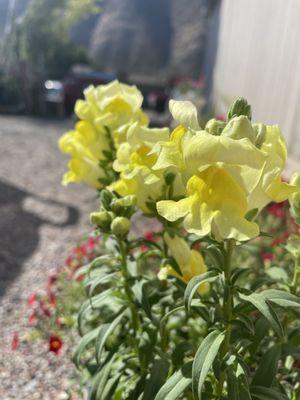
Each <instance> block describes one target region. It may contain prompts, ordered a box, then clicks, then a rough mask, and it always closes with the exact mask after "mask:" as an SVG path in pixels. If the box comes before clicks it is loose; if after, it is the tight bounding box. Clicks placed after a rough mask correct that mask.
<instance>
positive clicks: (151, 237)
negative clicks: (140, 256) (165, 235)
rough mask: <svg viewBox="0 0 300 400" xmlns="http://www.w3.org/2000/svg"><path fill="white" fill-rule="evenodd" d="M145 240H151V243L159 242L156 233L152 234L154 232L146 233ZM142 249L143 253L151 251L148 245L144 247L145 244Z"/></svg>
mask: <svg viewBox="0 0 300 400" xmlns="http://www.w3.org/2000/svg"><path fill="white" fill-rule="evenodd" d="M144 239H145V240H149V241H150V242H157V240H158V237H157V236H156V235H155V233H154V232H152V231H147V232H145V233H144ZM140 249H141V251H146V250H148V249H149V247H148V246H147V245H144V244H143V245H142V246H141V247H140Z"/></svg>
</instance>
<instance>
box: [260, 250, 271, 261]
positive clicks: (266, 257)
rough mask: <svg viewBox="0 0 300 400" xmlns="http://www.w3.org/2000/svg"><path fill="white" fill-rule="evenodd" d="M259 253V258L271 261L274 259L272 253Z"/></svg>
mask: <svg viewBox="0 0 300 400" xmlns="http://www.w3.org/2000/svg"><path fill="white" fill-rule="evenodd" d="M260 255H261V258H262V259H263V260H264V261H273V260H274V254H273V253H268V252H261V253H260Z"/></svg>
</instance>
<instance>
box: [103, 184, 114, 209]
mask: <svg viewBox="0 0 300 400" xmlns="http://www.w3.org/2000/svg"><path fill="white" fill-rule="evenodd" d="M112 198H113V194H112V193H111V192H110V191H109V190H107V189H103V190H102V191H101V194H100V202H101V205H102V207H103V208H105V209H106V210H109V208H110V203H111V201H112Z"/></svg>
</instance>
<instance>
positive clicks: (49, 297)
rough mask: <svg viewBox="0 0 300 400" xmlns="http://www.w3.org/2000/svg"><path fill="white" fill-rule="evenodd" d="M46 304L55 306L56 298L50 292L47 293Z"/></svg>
mask: <svg viewBox="0 0 300 400" xmlns="http://www.w3.org/2000/svg"><path fill="white" fill-rule="evenodd" d="M48 302H49V305H50V306H52V307H55V306H56V296H55V294H54V293H53V292H51V290H49V291H48Z"/></svg>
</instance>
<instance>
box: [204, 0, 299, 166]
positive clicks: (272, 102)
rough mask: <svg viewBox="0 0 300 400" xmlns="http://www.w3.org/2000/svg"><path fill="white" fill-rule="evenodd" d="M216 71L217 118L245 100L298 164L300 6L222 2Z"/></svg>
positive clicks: (279, 1)
mask: <svg viewBox="0 0 300 400" xmlns="http://www.w3.org/2000/svg"><path fill="white" fill-rule="evenodd" d="M214 67H215V68H214V75H213V76H214V79H213V90H212V98H213V102H214V104H215V105H216V112H218V113H224V112H225V110H226V109H227V107H228V104H230V103H231V102H232V100H233V99H234V98H236V97H237V96H244V97H246V98H247V99H248V100H249V102H250V103H251V105H252V111H253V119H254V120H255V121H261V122H265V123H267V124H279V125H280V127H281V129H282V132H283V134H284V136H285V137H286V139H287V142H288V146H289V151H290V154H291V156H292V158H294V159H296V160H298V161H300V0H223V1H222V4H221V10H220V17H219V33H218V41H217V54H216V62H215V66H214Z"/></svg>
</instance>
